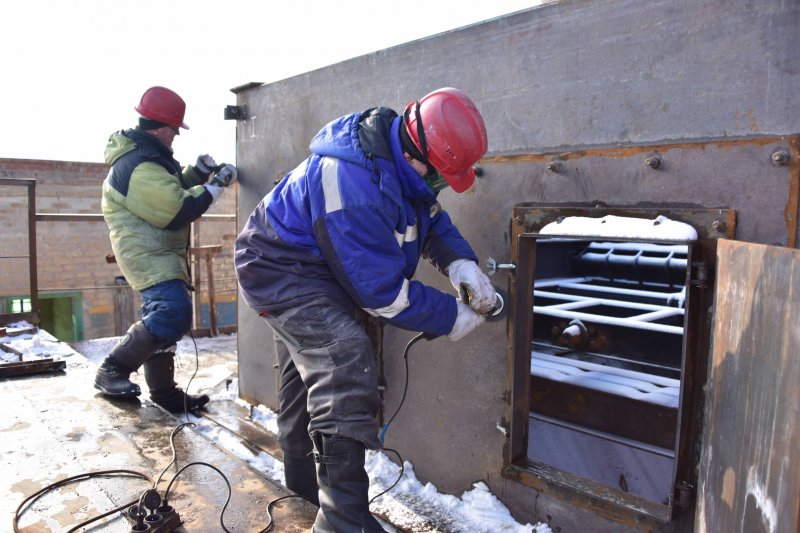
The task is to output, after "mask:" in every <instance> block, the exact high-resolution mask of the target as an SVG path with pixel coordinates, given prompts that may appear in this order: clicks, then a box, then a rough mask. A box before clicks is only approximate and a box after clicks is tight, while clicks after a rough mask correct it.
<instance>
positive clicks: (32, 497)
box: [13, 469, 153, 533]
mask: <svg viewBox="0 0 800 533" xmlns="http://www.w3.org/2000/svg"><path fill="white" fill-rule="evenodd" d="M110 475H120V476H136V477H138V478H140V479H144V480H147V481H148V482H149V483H152V482H153V480H152V479H151V478H150V476H148V475H147V474H142V473H141V472H136V471H134V470H125V469H119V470H100V471H97V472H84V473H83V474H78V475H75V476H71V477H68V478H65V479H62V480H61V481H56V482H55V483H51V484H50V485H47V486H46V487H44V488H42V489H40V490H38V491H36V492H34V493H33V494H31V495H30V496H28V497H27V498H25V499H24V500H22V502H21V503H20V504H19V506H18V507H17V509H16V511H14V520H13V527H14V533H20V530H19V518H20V516H22V513H23V512H24V509H23V507H25V505H26V504H27V503H28V502H32V501H35V500H37V499H38V498H39V496H41V495H43V494H45V493H47V492H50V491H51V490H55V489H57V488H59V487H63V486H64V485H67V484H69V483H72V482H73V481H81V480H85V479H91V478H94V477H102V476H110ZM138 500H139V498H137V499H135V500H133V501H131V502H128V503H126V504H125V505H120V506H119V507H115V508H114V509H111V510H110V511H106V512H105V513H103V514H100V515H97V516H95V517H92V518H90V519H89V520H86V521H84V522H81V523H80V524H78V525H77V526H75V527H73V528H72V529H70V530H69V531H67V533H73V532H74V531H77V530H79V529H81V528H82V527H84V526H87V525H89V524H91V523H92V522H96V521H97V520H100V519H101V518H105V517H106V516H108V515H110V514H113V513H116V512H118V511H121V510H123V509H127V508H128V507H130V506H131V505H133V504H135V503H136V502H137V501H138Z"/></svg>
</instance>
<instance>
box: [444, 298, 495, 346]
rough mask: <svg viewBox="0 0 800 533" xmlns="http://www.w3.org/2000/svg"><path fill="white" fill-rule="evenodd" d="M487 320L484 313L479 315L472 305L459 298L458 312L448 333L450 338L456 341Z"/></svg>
mask: <svg viewBox="0 0 800 533" xmlns="http://www.w3.org/2000/svg"><path fill="white" fill-rule="evenodd" d="M484 320H486V319H485V318H484V316H483V315H479V314H478V313H476V312H475V311H473V310H472V308H471V307H470V306H468V305H467V304H465V303H464V302H462V301H461V300H458V314H457V315H456V322H455V324H453V329H452V330H450V333H448V334H447V336H448V338H449V339H450V340H451V341H453V342H456V341H458V340H461V339H463V338H464V337H465V336H466V335H467V333H469V332H470V331H472V330H473V329H475V328H477V327H478V326H480V325H481V324H483V321H484Z"/></svg>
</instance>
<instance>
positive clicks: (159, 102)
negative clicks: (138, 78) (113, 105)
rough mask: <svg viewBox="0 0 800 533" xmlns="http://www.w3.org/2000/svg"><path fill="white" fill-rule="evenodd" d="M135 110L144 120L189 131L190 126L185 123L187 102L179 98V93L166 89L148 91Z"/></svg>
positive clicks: (158, 88) (152, 88)
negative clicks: (155, 121)
mask: <svg viewBox="0 0 800 533" xmlns="http://www.w3.org/2000/svg"><path fill="white" fill-rule="evenodd" d="M135 109H136V112H137V113H139V114H140V115H142V116H143V117H144V118H149V119H150V120H157V121H159V122H163V123H164V124H168V125H170V126H175V127H176V128H183V129H185V130H188V129H189V126H187V125H186V124H185V123H184V122H183V115H184V114H185V113H186V102H184V101H183V98H181V97H180V96H178V93H176V92H175V91H171V90H170V89H167V88H166V87H150V88H149V89H147V90H146V91H145V92H144V94H143V95H142V99H141V100H140V101H139V105H137V106H136V107H135Z"/></svg>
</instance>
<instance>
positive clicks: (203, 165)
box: [194, 154, 217, 180]
mask: <svg viewBox="0 0 800 533" xmlns="http://www.w3.org/2000/svg"><path fill="white" fill-rule="evenodd" d="M215 168H217V162H216V161H214V158H213V157H211V156H210V155H208V154H203V155H199V156H197V161H196V162H195V164H194V169H195V170H196V171H197V173H198V174H200V176H201V177H202V178H203V179H204V180H207V179H208V177H209V176H210V175H211V174H212V172H214V169H215Z"/></svg>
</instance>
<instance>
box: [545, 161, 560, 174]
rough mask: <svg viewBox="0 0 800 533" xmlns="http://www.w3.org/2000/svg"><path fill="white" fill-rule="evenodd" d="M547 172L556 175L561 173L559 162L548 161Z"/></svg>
mask: <svg viewBox="0 0 800 533" xmlns="http://www.w3.org/2000/svg"><path fill="white" fill-rule="evenodd" d="M547 170H549V171H550V172H555V173H556V174H558V173H559V172H561V162H560V161H550V162H549V163H547Z"/></svg>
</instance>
